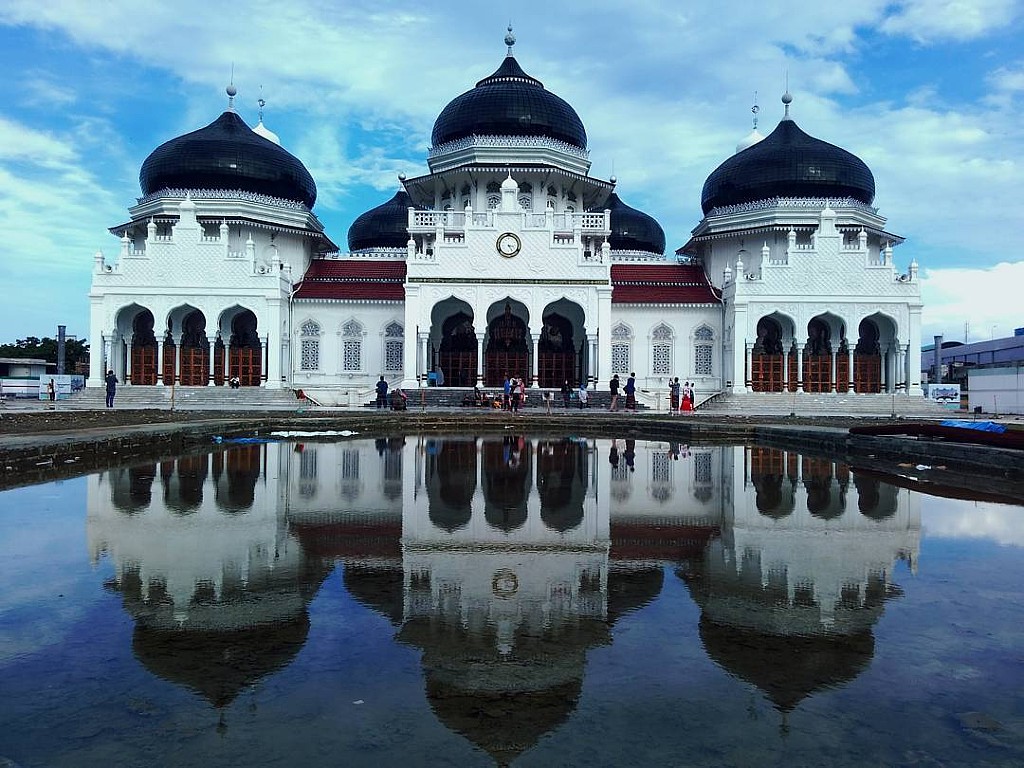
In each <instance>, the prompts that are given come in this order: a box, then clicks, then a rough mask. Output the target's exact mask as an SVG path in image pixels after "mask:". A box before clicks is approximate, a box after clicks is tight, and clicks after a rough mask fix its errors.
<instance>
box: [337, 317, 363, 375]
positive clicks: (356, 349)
mask: <svg viewBox="0 0 1024 768" xmlns="http://www.w3.org/2000/svg"><path fill="white" fill-rule="evenodd" d="M341 336H342V341H341V368H342V370H344V371H361V370H363V326H362V325H361V324H360V323H358V322H357V321H355V320H349V321H348V322H347V323H345V325H343V326H342V328H341Z"/></svg>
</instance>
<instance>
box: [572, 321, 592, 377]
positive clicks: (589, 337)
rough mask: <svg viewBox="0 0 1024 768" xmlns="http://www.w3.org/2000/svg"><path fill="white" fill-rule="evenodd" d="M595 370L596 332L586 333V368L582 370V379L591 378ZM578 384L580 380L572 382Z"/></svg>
mask: <svg viewBox="0 0 1024 768" xmlns="http://www.w3.org/2000/svg"><path fill="white" fill-rule="evenodd" d="M596 371H597V334H596V333H588V334H587V369H586V370H585V371H584V372H583V373H584V376H583V381H587V380H588V379H590V378H593V377H594V375H595V372H596ZM574 383H575V384H577V385H579V383H580V382H578V381H577V382H574Z"/></svg>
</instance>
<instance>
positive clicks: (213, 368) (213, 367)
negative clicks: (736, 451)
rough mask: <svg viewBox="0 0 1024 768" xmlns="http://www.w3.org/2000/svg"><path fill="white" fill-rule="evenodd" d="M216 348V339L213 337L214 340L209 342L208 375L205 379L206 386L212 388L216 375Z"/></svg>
mask: <svg viewBox="0 0 1024 768" xmlns="http://www.w3.org/2000/svg"><path fill="white" fill-rule="evenodd" d="M216 346H217V339H216V337H215V338H214V340H213V341H211V342H210V375H209V376H208V377H207V379H206V386H208V387H212V386H213V385H214V381H215V379H214V377H215V376H216V375H217V355H216V354H215V347H216ZM226 351H227V350H225V352H226ZM225 357H226V355H225Z"/></svg>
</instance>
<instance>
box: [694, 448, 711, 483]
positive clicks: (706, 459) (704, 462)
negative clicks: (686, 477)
mask: <svg viewBox="0 0 1024 768" xmlns="http://www.w3.org/2000/svg"><path fill="white" fill-rule="evenodd" d="M693 481H694V483H696V484H697V485H711V454H710V453H695V454H694V455H693Z"/></svg>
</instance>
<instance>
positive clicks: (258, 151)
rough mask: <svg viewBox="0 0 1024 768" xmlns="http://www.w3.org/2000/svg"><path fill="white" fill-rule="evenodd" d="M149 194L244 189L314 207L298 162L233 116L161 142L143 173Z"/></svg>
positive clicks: (313, 192)
mask: <svg viewBox="0 0 1024 768" xmlns="http://www.w3.org/2000/svg"><path fill="white" fill-rule="evenodd" d="M139 184H140V185H141V187H142V192H143V194H145V195H149V194H152V193H153V192H158V191H160V190H161V189H240V190H243V191H245V192H255V193H257V194H261V195H271V196H273V197H280V198H284V199H285V200H294V201H296V202H299V203H305V204H306V206H307V207H308V208H312V207H313V204H314V203H315V202H316V184H315V183H314V182H313V177H312V176H310V175H309V171H307V170H306V166H304V165H303V164H302V163H301V162H300V161H299V159H298V158H296V157H295V156H294V155H292V154H291V153H289V152H288V151H287V150H285V149H283V148H282V147H280V146H278V145H277V144H275V143H274V142H272V141H268V140H267V139H265V138H263V137H262V136H260V135H259V134H257V133H254V132H253V130H252V129H251V128H250V127H249V126H248V125H246V124H245V121H244V120H242V118H240V117H239V116H238V115H237V114H235V113H234V112H225V113H224V114H222V115H221V116H220V117H218V118H217V119H216V120H214V121H213V122H212V123H210V124H209V125H208V126H206V127H205V128H200V129H199V130H198V131H192V132H191V133H186V134H185V135H184V136H179V137H178V138H176V139H171V140H170V141H168V142H165V143H163V144H161V145H160V146H159V147H157V148H156V149H155V150H153V152H152V154H150V156H149V157H147V158H146V162H144V163H143V164H142V170H141V171H139Z"/></svg>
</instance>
